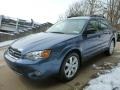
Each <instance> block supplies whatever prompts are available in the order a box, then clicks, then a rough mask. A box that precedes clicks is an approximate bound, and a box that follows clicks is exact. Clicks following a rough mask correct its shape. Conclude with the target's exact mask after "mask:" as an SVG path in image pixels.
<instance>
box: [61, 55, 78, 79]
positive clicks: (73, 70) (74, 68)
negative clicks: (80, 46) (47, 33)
mask: <svg viewBox="0 0 120 90" xmlns="http://www.w3.org/2000/svg"><path fill="white" fill-rule="evenodd" d="M79 65H80V60H79V55H78V54H76V53H70V54H69V55H67V57H66V58H65V59H64V61H63V64H62V66H61V70H60V79H61V80H62V81H70V80H72V79H73V78H74V77H75V76H76V74H77V72H78V69H79Z"/></svg>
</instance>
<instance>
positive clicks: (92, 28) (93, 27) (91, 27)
mask: <svg viewBox="0 0 120 90" xmlns="http://www.w3.org/2000/svg"><path fill="white" fill-rule="evenodd" d="M98 25H99V24H98V21H97V20H91V21H90V22H89V23H88V26H87V32H89V33H90V34H94V33H96V32H98V30H99V29H98Z"/></svg>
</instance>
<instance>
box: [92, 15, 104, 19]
mask: <svg viewBox="0 0 120 90" xmlns="http://www.w3.org/2000/svg"><path fill="white" fill-rule="evenodd" d="M90 17H102V18H105V17H104V16H103V15H91V16H90Z"/></svg>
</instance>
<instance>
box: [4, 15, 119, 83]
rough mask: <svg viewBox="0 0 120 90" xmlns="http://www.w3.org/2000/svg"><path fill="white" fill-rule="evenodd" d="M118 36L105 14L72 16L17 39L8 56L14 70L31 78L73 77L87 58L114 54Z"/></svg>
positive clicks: (7, 60) (6, 58) (8, 62)
mask: <svg viewBox="0 0 120 90" xmlns="http://www.w3.org/2000/svg"><path fill="white" fill-rule="evenodd" d="M116 40H117V38H116V31H115V30H113V28H112V26H111V25H110V24H109V23H108V22H107V20H106V19H105V18H104V17H101V16H96V15H93V16H81V17H72V18H68V19H66V20H64V21H60V22H57V23H56V24H55V25H53V26H52V27H51V28H49V29H48V30H47V31H46V32H41V33H37V34H32V35H29V36H26V37H23V38H20V39H18V40H16V41H15V42H14V43H12V44H11V46H10V47H9V48H8V50H7V51H6V52H5V54H4V57H5V60H6V62H7V64H8V66H9V67H10V68H11V69H12V70H13V71H15V72H16V73H17V74H19V75H23V76H25V77H28V78H30V79H34V80H37V79H42V78H46V77H48V76H51V75H52V76H53V75H59V78H60V79H61V80H62V81H70V80H72V79H73V78H74V77H75V76H76V75H77V72H78V70H79V68H80V66H81V64H82V63H83V62H84V61H86V60H88V59H90V58H91V57H93V56H95V55H97V54H100V53H102V52H105V53H106V55H112V54H113V52H114V48H115V45H116Z"/></svg>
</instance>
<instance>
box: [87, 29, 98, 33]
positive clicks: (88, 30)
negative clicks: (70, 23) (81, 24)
mask: <svg viewBox="0 0 120 90" xmlns="http://www.w3.org/2000/svg"><path fill="white" fill-rule="evenodd" d="M96 31H97V30H95V28H88V29H87V30H86V31H85V34H94V33H95V32H96Z"/></svg>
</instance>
